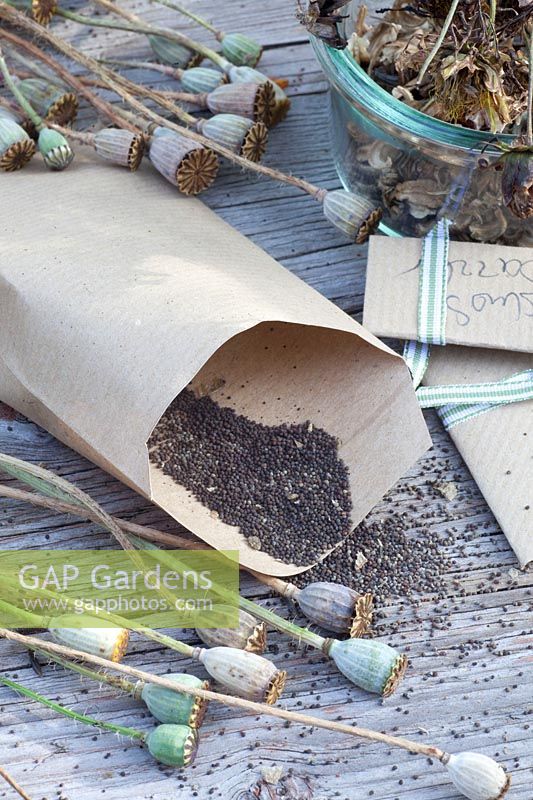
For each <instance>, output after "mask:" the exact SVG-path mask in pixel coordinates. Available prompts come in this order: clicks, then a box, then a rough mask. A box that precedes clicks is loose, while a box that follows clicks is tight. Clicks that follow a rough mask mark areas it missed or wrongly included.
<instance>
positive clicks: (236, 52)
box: [217, 33, 263, 67]
mask: <svg viewBox="0 0 533 800" xmlns="http://www.w3.org/2000/svg"><path fill="white" fill-rule="evenodd" d="M217 38H218V39H219V41H220V42H221V44H222V55H223V56H225V58H227V59H228V61H231V63H232V64H236V65H237V66H240V67H255V65H256V64H257V63H258V62H259V60H260V58H261V55H262V53H263V48H262V46H261V45H260V44H259V43H258V42H255V41H254V40H253V39H250V37H249V36H245V35H244V34H243V33H224V34H221V35H220V36H218V37H217Z"/></svg>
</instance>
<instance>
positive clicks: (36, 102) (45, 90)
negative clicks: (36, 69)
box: [17, 78, 78, 125]
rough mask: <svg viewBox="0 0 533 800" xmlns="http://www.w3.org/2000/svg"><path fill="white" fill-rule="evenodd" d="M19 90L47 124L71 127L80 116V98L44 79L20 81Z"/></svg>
mask: <svg viewBox="0 0 533 800" xmlns="http://www.w3.org/2000/svg"><path fill="white" fill-rule="evenodd" d="M17 87H18V89H20V91H21V92H22V94H23V95H24V97H25V98H26V100H27V101H28V102H29V103H30V104H31V106H32V107H33V108H34V109H35V111H36V112H37V113H38V114H39V116H41V117H43V119H44V120H45V122H55V123H57V124H58V125H70V124H71V123H72V122H74V120H75V119H76V116H77V114H78V98H77V97H76V95H75V94H74V93H73V92H65V91H64V90H63V89H61V88H59V87H58V86H54V85H53V84H52V83H48V81H45V80H43V79H42V78H26V79H25V80H23V81H19V83H18V84H17Z"/></svg>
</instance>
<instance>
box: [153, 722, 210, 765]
mask: <svg viewBox="0 0 533 800" xmlns="http://www.w3.org/2000/svg"><path fill="white" fill-rule="evenodd" d="M146 746H147V747H148V750H149V752H150V755H152V756H153V757H154V758H155V759H156V761H160V762H161V764H166V765H167V767H188V766H189V765H190V764H192V762H193V761H194V758H195V756H196V751H197V749H198V734H197V733H196V731H195V730H193V728H189V726H188V725H158V726H157V728H154V730H153V731H150V733H149V734H148V736H147V737H146Z"/></svg>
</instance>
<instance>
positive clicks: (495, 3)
mask: <svg viewBox="0 0 533 800" xmlns="http://www.w3.org/2000/svg"><path fill="white" fill-rule="evenodd" d="M497 7H498V0H490V22H491V25H492V30H494V28H495V27H496V10H497Z"/></svg>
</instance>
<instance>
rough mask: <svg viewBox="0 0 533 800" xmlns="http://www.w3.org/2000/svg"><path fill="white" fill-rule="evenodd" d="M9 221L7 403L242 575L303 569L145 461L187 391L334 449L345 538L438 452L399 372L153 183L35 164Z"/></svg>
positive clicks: (251, 251) (260, 259)
mask: <svg viewBox="0 0 533 800" xmlns="http://www.w3.org/2000/svg"><path fill="white" fill-rule="evenodd" d="M0 210H1V219H2V223H1V227H2V232H1V239H2V241H1V247H2V259H1V264H0V335H1V342H2V346H1V348H0V400H2V401H4V402H5V403H7V404H9V405H11V406H13V407H14V408H16V409H17V410H18V411H20V412H22V413H23V414H25V415H27V416H28V417H29V418H30V419H32V420H34V421H35V422H37V423H39V424H40V425H42V426H43V427H45V428H46V429H48V430H49V431H51V432H52V433H53V434H54V435H56V436H57V437H58V438H59V439H61V440H62V441H63V442H65V443H66V444H68V445H69V446H71V447H73V448H74V449H75V450H78V451H79V452H80V453H82V454H83V455H85V456H87V457H88V458H90V459H91V460H93V461H94V462H95V463H96V464H98V465H100V466H101V467H102V468H103V469H105V470H108V471H109V472H110V473H112V474H113V475H115V476H117V477H118V478H120V479H121V480H123V481H124V482H125V483H127V484H129V485H130V486H131V487H133V488H134V489H136V490H137V491H138V492H140V493H141V494H143V495H145V496H146V497H148V498H150V499H151V500H153V501H154V502H155V503H157V504H158V505H159V506H161V507H162V508H164V509H165V510H166V511H167V512H168V513H169V514H171V515H172V516H173V517H174V518H175V519H176V520H178V521H179V522H180V523H182V524H183V525H185V526H186V527H187V528H189V529H190V530H191V531H193V532H194V533H195V534H197V535H198V536H199V537H201V538H202V539H204V540H205V541H206V542H208V543H209V544H211V545H213V546H215V547H217V548H221V549H222V548H224V549H239V550H240V555H241V562H242V563H243V564H244V565H246V566H249V567H252V568H254V569H256V570H259V571H262V572H266V573H270V574H276V575H287V574H292V573H295V572H299V571H302V569H305V567H304V568H302V567H300V568H297V567H295V566H294V565H287V564H284V563H282V562H280V561H276V560H274V559H273V558H271V557H270V556H269V555H267V554H266V553H263V552H261V551H256V550H253V549H251V548H250V547H249V546H248V545H247V543H246V541H245V539H244V537H243V536H242V535H241V534H240V532H239V529H238V528H235V527H229V526H228V525H225V524H223V523H222V522H221V521H220V520H219V519H215V518H213V516H212V515H211V513H210V512H209V510H207V509H206V508H205V507H204V506H202V505H201V504H200V503H199V502H198V501H197V500H195V498H194V497H193V496H192V495H191V494H190V493H189V492H187V491H186V490H185V489H184V488H183V487H180V486H178V485H177V484H176V483H174V482H173V481H171V480H170V479H169V478H168V477H166V476H164V475H163V473H162V472H161V471H159V470H158V469H156V468H155V467H154V466H153V465H151V464H150V462H149V459H148V451H147V446H146V442H147V440H148V438H149V436H150V433H151V432H152V430H153V428H154V426H155V425H156V424H157V422H158V420H159V419H160V417H161V416H162V414H163V412H164V411H165V410H166V408H167V407H168V406H169V404H170V403H171V401H172V400H173V399H174V398H175V397H176V395H177V394H178V393H179V392H180V391H181V390H182V389H183V388H184V387H186V386H187V385H189V384H190V383H191V382H192V384H193V386H194V387H195V389H196V390H197V392H199V393H209V394H210V395H211V396H212V397H213V398H214V399H215V400H217V401H218V402H219V403H221V404H223V405H227V406H231V407H232V408H234V409H235V410H236V411H237V412H238V413H241V414H246V415H247V416H249V417H251V418H252V419H255V420H258V421H262V422H266V423H268V424H278V423H281V422H288V423H297V422H303V421H306V420H311V421H312V422H313V423H315V424H316V425H318V426H320V427H322V428H325V429H326V430H327V431H328V432H329V433H331V434H332V435H334V436H336V437H338V439H339V441H340V456H341V458H342V459H343V460H344V461H345V463H346V464H347V466H348V468H349V472H350V484H351V492H352V502H353V514H352V523H353V526H355V525H356V524H357V523H359V522H360V520H361V519H363V517H364V516H365V515H366V514H367V513H368V511H369V510H370V509H371V508H372V506H373V505H374V504H375V503H376V502H377V501H378V500H379V499H380V498H381V497H382V496H383V494H384V493H385V492H386V491H387V490H388V489H389V488H390V487H391V486H392V485H393V484H394V483H395V481H396V480H397V479H398V478H400V477H401V476H402V475H403V474H404V473H405V472H406V470H407V469H408V468H409V466H410V465H411V464H412V463H413V462H414V461H415V460H416V459H417V458H418V457H419V456H420V455H421V454H422V453H423V452H424V450H426V449H427V447H428V446H429V444H430V439H429V436H428V433H427V429H426V426H425V424H424V421H423V417H422V414H421V411H420V409H419V407H418V403H417V401H416V398H415V394H414V391H413V388H412V386H411V381H410V376H409V372H408V369H407V367H406V365H405V363H404V362H403V360H402V359H401V358H400V357H399V356H397V355H395V354H394V353H393V352H392V351H391V350H389V349H388V348H387V347H386V346H385V345H383V344H382V343H381V342H380V341H379V340H378V339H376V338H374V337H373V336H372V335H371V334H369V333H367V332H366V331H365V330H364V329H363V328H361V327H360V326H359V325H358V324H357V323H356V322H354V321H353V320H352V319H350V318H349V317H348V316H347V315H345V314H344V313H343V312H342V311H340V310H339V309H338V308H336V307H335V306H334V305H333V304H331V303H330V302H329V301H327V300H326V299H325V298H324V297H322V296H321V295H319V294H318V293H317V292H315V291H314V290H313V289H311V288H310V287H308V286H307V285H306V284H304V283H303V282H302V281H301V280H299V279H298V278H296V277H294V276H293V275H291V274H290V273H289V272H288V271H287V270H285V269H284V268H283V267H281V266H280V265H279V264H278V263H277V262H276V261H274V260H273V259H272V258H270V257H269V256H268V255H267V254H266V253H264V252H263V251H262V250H260V249H259V248H258V247H256V246H254V245H253V244H252V243H251V242H250V241H248V240H247V239H246V238H245V237H244V236H242V235H240V234H239V233H238V232H237V231H235V230H234V229H232V228H231V227H230V226H229V225H227V224H226V223H224V222H223V221H222V220H221V219H220V218H219V217H218V216H217V215H216V214H214V213H213V212H211V211H210V210H209V209H207V208H206V206H204V205H203V204H202V203H201V202H200V201H199V200H193V199H189V198H185V197H183V196H180V195H178V194H177V192H176V190H175V189H174V188H172V187H171V186H169V185H167V184H166V183H165V182H163V181H162V180H161V179H160V177H159V176H157V175H156V174H155V173H152V172H151V171H150V169H149V168H148V167H146V168H145V169H142V170H141V171H140V173H137V174H135V175H130V174H128V173H126V172H125V171H121V170H119V169H113V168H109V167H107V166H105V165H99V164H96V163H93V162H89V161H85V160H83V159H79V158H78V159H77V161H76V162H75V164H74V165H73V166H72V167H71V168H70V169H69V170H68V172H65V173H59V174H52V173H48V172H45V171H44V170H42V168H39V166H38V165H37V164H36V165H31V166H30V167H29V168H28V169H26V170H24V172H21V173H18V174H16V175H13V176H5V177H3V178H2V195H1V198H0ZM36 455H37V454H36ZM309 566H311V565H309Z"/></svg>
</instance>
